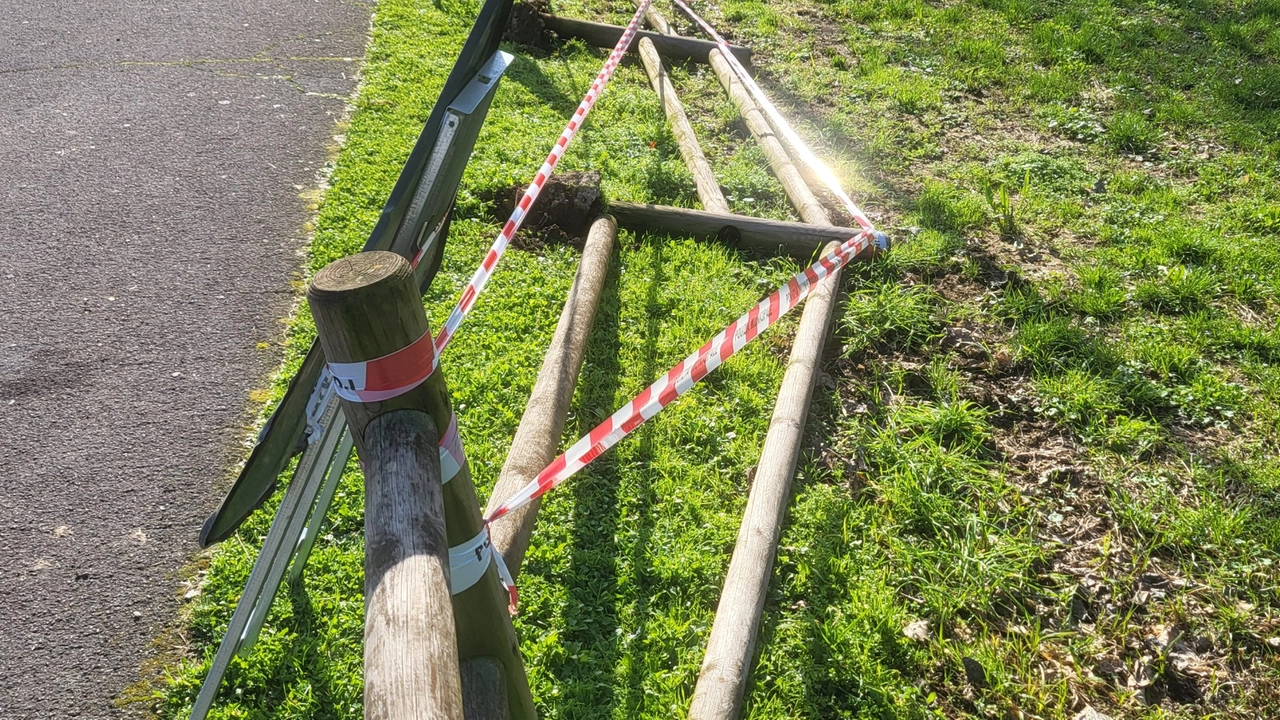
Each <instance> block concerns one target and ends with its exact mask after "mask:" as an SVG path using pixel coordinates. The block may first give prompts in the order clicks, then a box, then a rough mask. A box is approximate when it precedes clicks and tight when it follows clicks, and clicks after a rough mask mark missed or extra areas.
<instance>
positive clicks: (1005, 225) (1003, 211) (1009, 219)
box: [982, 172, 1031, 240]
mask: <svg viewBox="0 0 1280 720" xmlns="http://www.w3.org/2000/svg"><path fill="white" fill-rule="evenodd" d="M1030 185H1031V173H1030V172H1028V173H1027V175H1026V177H1025V179H1024V180H1023V185H1022V188H1023V192H1022V194H1023V197H1025V196H1026V195H1027V193H1028V192H1029V191H1030ZM982 194H983V197H985V198H986V199H987V207H989V208H991V212H992V213H993V214H994V215H995V219H996V227H997V228H999V230H1000V237H1002V238H1004V239H1005V240H1012V239H1013V238H1015V237H1017V235H1018V221H1017V218H1015V217H1014V216H1013V200H1012V199H1011V198H1010V197H1009V186H1008V185H1007V184H1005V183H999V184H998V185H994V186H993V185H992V184H991V183H987V184H986V185H985V186H983V188H982Z"/></svg>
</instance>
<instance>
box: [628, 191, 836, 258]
mask: <svg viewBox="0 0 1280 720" xmlns="http://www.w3.org/2000/svg"><path fill="white" fill-rule="evenodd" d="M609 212H610V213H611V214H612V215H613V216H614V217H615V218H617V220H618V224H619V225H621V226H622V227H625V228H628V229H631V230H647V231H650V232H663V233H670V234H672V235H679V236H681V237H695V238H718V239H720V240H723V241H724V242H726V243H729V244H730V245H734V246H735V247H741V248H744V249H747V250H753V251H757V252H763V253H779V252H780V253H782V254H786V255H792V256H796V257H800V258H804V259H807V258H809V257H810V256H811V255H813V253H814V252H816V251H817V250H819V249H820V248H822V246H824V245H826V244H827V243H829V242H832V241H839V242H843V241H845V240H848V239H849V238H851V237H853V236H854V235H857V234H858V233H860V232H861V231H860V230H855V229H853V228H846V227H836V226H832V225H809V224H807V223H797V222H786V221H784V220H766V219H764V218H755V217H748V216H746V215H732V214H726V213H713V212H707V211H706V210H688V209H685V208H677V207H669V206H667V205H642V204H639V203H628V202H611V203H609Z"/></svg>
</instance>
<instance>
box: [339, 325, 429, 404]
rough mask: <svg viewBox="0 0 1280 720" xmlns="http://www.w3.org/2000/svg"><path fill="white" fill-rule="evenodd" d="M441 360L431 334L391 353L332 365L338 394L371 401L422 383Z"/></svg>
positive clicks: (343, 397) (354, 399)
mask: <svg viewBox="0 0 1280 720" xmlns="http://www.w3.org/2000/svg"><path fill="white" fill-rule="evenodd" d="M437 364H438V363H437V362H436V358H435V344H434V343H433V342H432V338H431V333H430V332H426V333H423V334H422V337H420V338H418V339H417V340H415V341H413V342H412V343H410V344H409V346H408V347H403V348H401V349H399V350H397V351H395V352H393V353H391V354H389V355H383V356H382V357H380V358H376V359H373V360H366V361H364V362H348V363H335V362H331V363H329V365H328V368H329V374H330V375H331V376H332V377H333V387H334V390H335V391H336V392H337V393H338V397H340V398H342V399H344V400H349V401H351V402H360V403H371V402H382V401H383V400H390V399H391V398H394V397H399V396H400V395H403V394H405V393H407V392H409V391H410V390H412V389H414V388H416V387H418V386H419V385H421V384H422V383H423V382H424V381H426V379H427V378H428V377H430V376H431V373H432V371H434V370H435V367H436V365H437Z"/></svg>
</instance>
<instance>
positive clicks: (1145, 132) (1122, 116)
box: [1107, 111, 1160, 155]
mask: <svg viewBox="0 0 1280 720" xmlns="http://www.w3.org/2000/svg"><path fill="white" fill-rule="evenodd" d="M1159 143H1160V130H1159V129H1158V128H1156V127H1155V126H1153V125H1152V124H1151V123H1150V122H1149V121H1148V120H1147V118H1146V117H1145V116H1144V115H1143V114H1142V113H1137V112H1128V111H1125V112H1119V113H1116V115H1115V117H1113V118H1111V121H1110V122H1108V123H1107V144H1108V145H1110V146H1111V147H1112V148H1114V149H1115V150H1117V151H1118V152H1123V153H1132V154H1134V155H1143V154H1146V153H1149V152H1151V150H1153V149H1155V147H1156V146H1157V145H1158V144H1159Z"/></svg>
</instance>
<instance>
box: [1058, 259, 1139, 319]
mask: <svg viewBox="0 0 1280 720" xmlns="http://www.w3.org/2000/svg"><path fill="white" fill-rule="evenodd" d="M1076 274H1077V277H1078V278H1079V280H1080V289H1079V290H1077V291H1075V292H1072V293H1071V294H1070V296H1069V300H1068V302H1069V303H1070V304H1071V306H1072V308H1073V309H1074V310H1075V311H1076V312H1078V313H1080V314H1082V315H1085V316H1088V317H1094V318H1099V319H1110V318H1114V317H1116V316H1117V315H1118V314H1119V313H1120V311H1121V310H1123V309H1124V307H1125V304H1126V303H1127V301H1128V294H1127V293H1126V292H1125V290H1124V287H1123V286H1122V285H1121V282H1120V273H1118V272H1116V271H1115V270H1114V269H1112V268H1110V267H1106V266H1104V265H1094V266H1091V267H1082V268H1078V269H1077V270H1076Z"/></svg>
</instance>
